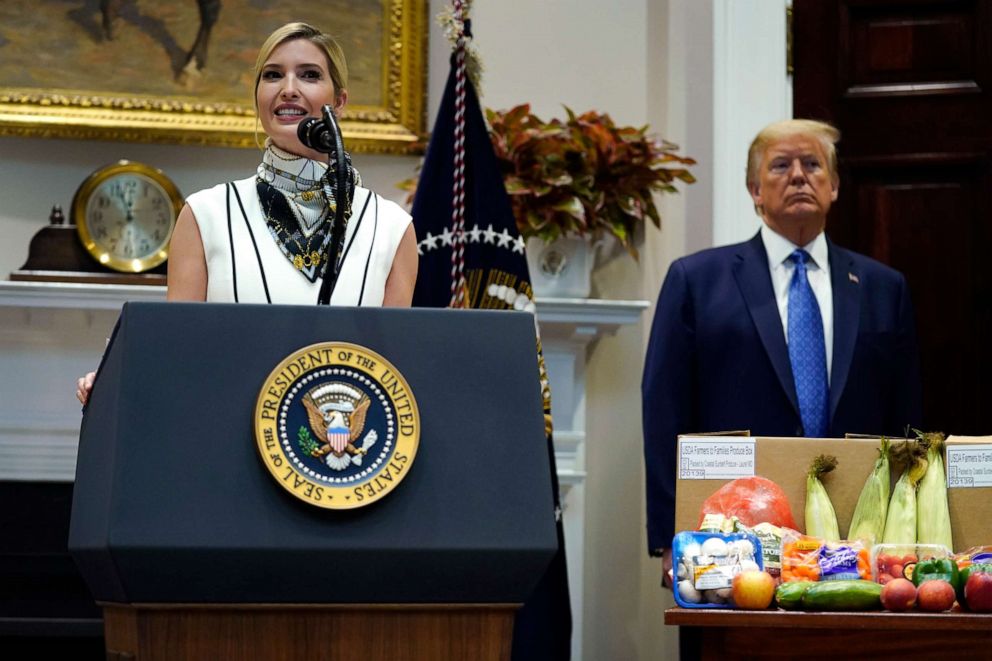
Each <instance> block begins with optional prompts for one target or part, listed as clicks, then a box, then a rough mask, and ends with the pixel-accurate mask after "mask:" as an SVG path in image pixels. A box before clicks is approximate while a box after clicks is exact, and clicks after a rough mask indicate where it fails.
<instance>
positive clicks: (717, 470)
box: [679, 436, 754, 480]
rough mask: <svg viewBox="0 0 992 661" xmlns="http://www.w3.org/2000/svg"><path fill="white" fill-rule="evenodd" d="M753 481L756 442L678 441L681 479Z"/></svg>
mask: <svg viewBox="0 0 992 661" xmlns="http://www.w3.org/2000/svg"><path fill="white" fill-rule="evenodd" d="M739 477H754V439H753V438H734V439H733V440H729V439H727V438H719V439H718V438H707V437H703V436H686V437H683V438H680V439H679V479H681V480H735V479H737V478H739Z"/></svg>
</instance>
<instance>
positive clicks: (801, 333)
mask: <svg viewBox="0 0 992 661" xmlns="http://www.w3.org/2000/svg"><path fill="white" fill-rule="evenodd" d="M809 259H810V257H809V253H808V252H806V251H805V250H796V251H794V252H793V253H792V254H791V255H789V260H791V261H792V262H793V263H795V265H796V271H795V273H794V274H793V276H792V282H791V283H790V284H789V324H788V325H789V362H791V363H792V378H793V379H795V382H796V396H797V397H798V398H799V415H800V417H801V418H802V420H803V432H804V433H805V434H806V436H808V437H814V438H815V437H823V436H826V435H827V433H828V431H829V430H828V428H827V411H828V393H829V388H828V387H827V351H826V343H825V342H824V341H823V320H822V318H821V317H820V306H819V305H818V304H817V302H816V296H815V295H814V294H813V288H812V287H810V286H809V279H808V278H807V277H806V262H808V261H809Z"/></svg>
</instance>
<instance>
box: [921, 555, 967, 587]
mask: <svg viewBox="0 0 992 661" xmlns="http://www.w3.org/2000/svg"><path fill="white" fill-rule="evenodd" d="M935 580H936V581H947V582H948V583H950V584H951V587H952V588H954V591H955V592H957V591H958V590H959V589H961V587H960V586H961V576H960V574H959V573H958V563H956V562H954V560H953V559H951V558H930V559H929V560H920V561H919V562H917V563H916V566H915V567H914V568H913V584H914V585H915V586H916V587H919V586H920V584H921V583H923V582H924V581H935Z"/></svg>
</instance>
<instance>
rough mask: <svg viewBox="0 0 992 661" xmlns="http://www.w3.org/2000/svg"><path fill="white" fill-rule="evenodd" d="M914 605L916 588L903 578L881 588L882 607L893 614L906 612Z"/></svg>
mask: <svg viewBox="0 0 992 661" xmlns="http://www.w3.org/2000/svg"><path fill="white" fill-rule="evenodd" d="M915 605H916V586H915V585H913V582H912V581H908V580H906V579H905V578H894V579H892V580H891V581H889V582H887V583H886V584H885V587H883V588H882V606H883V607H884V608H885V609H886V610H890V611H892V612H894V613H901V612H902V611H908V610H909V609H910V608H912V607H913V606H915Z"/></svg>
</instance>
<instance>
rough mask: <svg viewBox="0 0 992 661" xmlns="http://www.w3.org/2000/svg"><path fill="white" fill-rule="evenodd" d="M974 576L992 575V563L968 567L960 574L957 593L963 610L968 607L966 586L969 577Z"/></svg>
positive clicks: (981, 563) (980, 563)
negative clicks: (965, 595) (965, 594)
mask: <svg viewBox="0 0 992 661" xmlns="http://www.w3.org/2000/svg"><path fill="white" fill-rule="evenodd" d="M972 574H992V563H990V562H979V563H976V564H973V565H968V566H967V567H965V568H964V569H961V570H960V571H959V572H958V587H957V589H956V590H955V592H956V593H957V595H958V603H959V604H961V608H964V607H965V606H966V604H965V603H964V586H965V585H966V584H967V583H968V577H969V576H971V575H972Z"/></svg>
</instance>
